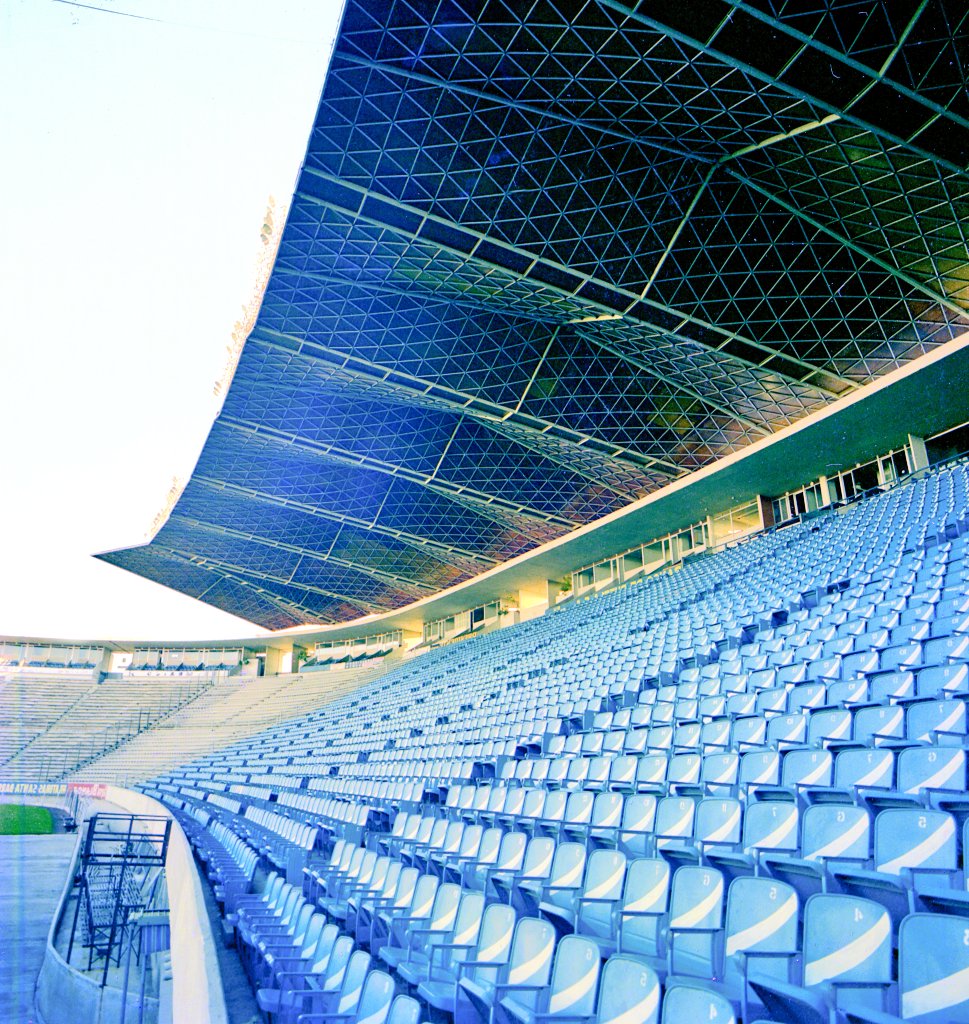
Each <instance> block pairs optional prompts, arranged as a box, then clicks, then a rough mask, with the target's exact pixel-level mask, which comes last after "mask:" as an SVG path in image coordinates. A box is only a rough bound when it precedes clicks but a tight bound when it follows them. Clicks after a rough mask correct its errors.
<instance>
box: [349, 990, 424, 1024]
mask: <svg viewBox="0 0 969 1024" xmlns="http://www.w3.org/2000/svg"><path fill="white" fill-rule="evenodd" d="M420 1019H421V1004H420V1003H419V1002H418V1001H417V1000H416V999H415V998H414V997H413V996H404V995H400V996H396V997H395V998H394V1001H393V1002H392V1003H391V1004H390V1013H389V1014H388V1015H387V1018H386V1024H418V1021H419V1020H420ZM358 1024H370V1021H369V1020H367V1021H366V1022H364V1021H363V1020H362V1019H360V1018H359V1017H358Z"/></svg>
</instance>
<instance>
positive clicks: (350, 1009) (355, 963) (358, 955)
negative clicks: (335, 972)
mask: <svg viewBox="0 0 969 1024" xmlns="http://www.w3.org/2000/svg"><path fill="white" fill-rule="evenodd" d="M369 971H370V954H369V953H365V952H364V951H363V950H362V949H358V950H357V951H356V952H354V953H352V954H351V955H350V958H349V960H348V961H347V964H346V967H345V968H344V969H343V977H342V981H341V984H340V989H339V995H338V996H337V998H336V1004H335V1006H334V1012H335V1013H336V1014H339V1015H346V1016H354V1015H355V1014H356V1011H357V1007H358V1006H359V1005H360V1002H361V1000H362V998H363V990H364V985H365V983H366V980H367V975H368V972H369ZM374 973H375V974H381V973H383V972H380V971H375V972H374ZM327 974H329V972H327ZM384 977H385V978H387V980H388V981H390V995H393V980H392V979H391V978H390V976H389V975H386V974H385V975H384ZM385 987H386V985H378V988H377V991H380V990H383V989H384V988H385ZM323 990H324V991H329V990H328V989H327V988H326V985H325V984H324V988H323ZM388 1005H389V999H388Z"/></svg>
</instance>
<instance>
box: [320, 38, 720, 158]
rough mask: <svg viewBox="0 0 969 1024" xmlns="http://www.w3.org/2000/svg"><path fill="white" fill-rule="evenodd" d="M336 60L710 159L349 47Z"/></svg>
mask: <svg viewBox="0 0 969 1024" xmlns="http://www.w3.org/2000/svg"><path fill="white" fill-rule="evenodd" d="M333 59H334V60H337V59H339V60H345V61H348V62H349V63H351V64H357V65H358V66H360V67H365V68H371V69H372V70H374V71H379V72H381V73H383V74H386V75H392V76H396V77H398V78H403V79H406V80H407V81H409V82H421V83H423V84H424V85H430V86H434V87H435V88H438V89H443V90H445V91H446V92H452V93H454V94H455V95H458V96H468V97H470V98H472V99H478V100H483V101H484V102H485V103H494V104H495V105H496V106H502V107H509V108H510V109H512V110H518V111H521V112H522V113H526V114H534V115H536V116H538V117H541V118H543V119H545V120H548V121H558V122H559V123H560V124H567V125H570V126H571V127H573V128H581V129H583V130H584V131H590V132H595V134H596V135H611V136H612V137H613V138H617V139H622V140H623V141H624V142H631V143H633V144H634V145H637V146H646V147H648V148H650V149H656V150H659V151H660V152H663V153H669V154H670V155H672V156H680V157H683V158H684V159H686V160H692V161H695V162H697V163H708V162H709V161H708V160H706V159H705V158H704V157H702V156H699V155H698V154H697V153H693V152H690V150H688V149H680V148H679V147H678V146H673V145H670V144H669V143H662V142H654V141H653V140H652V139H648V140H647V139H644V138H643V137H642V136H640V135H636V134H634V133H633V132H627V131H624V130H623V129H621V128H615V127H612V126H610V125H604V124H601V123H600V122H598V121H592V120H590V119H589V118H582V117H571V116H570V115H569V114H564V113H562V112H561V111H558V110H552V109H550V108H548V107H540V106H538V105H537V104H534V103H523V102H522V101H521V100H515V99H512V98H511V97H510V96H502V95H501V94H500V93H494V92H486V91H485V90H484V89H475V88H472V87H471V86H468V85H461V84H459V83H458V82H451V81H448V79H446V78H438V77H437V76H436V75H427V74H423V73H422V72H420V71H413V70H411V69H409V68H402V67H399V66H398V65H396V64H390V63H388V62H386V61H379V60H373V59H372V58H370V57H364V56H362V55H360V54H356V53H347V51H346V50H336V51H334V53H333Z"/></svg>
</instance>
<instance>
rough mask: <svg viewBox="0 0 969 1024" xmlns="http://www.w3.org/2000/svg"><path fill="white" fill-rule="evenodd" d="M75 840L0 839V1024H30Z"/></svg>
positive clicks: (55, 837)
mask: <svg viewBox="0 0 969 1024" xmlns="http://www.w3.org/2000/svg"><path fill="white" fill-rule="evenodd" d="M76 842H77V836H74V835H53V836H0V1024H35V1022H37V1021H38V1020H39V1018H38V1016H37V1012H36V1010H35V1009H34V985H35V984H36V982H37V975H38V974H39V972H40V966H41V964H42V963H43V960H44V950H45V948H46V946H47V933H48V931H49V930H50V923H51V920H52V918H53V916H54V911H55V910H56V909H57V899H58V897H59V896H60V894H61V891H62V890H63V888H64V882H65V881H66V880H67V872H68V870H69V869H70V866H71V855H72V854H73V852H74V845H75V843H76Z"/></svg>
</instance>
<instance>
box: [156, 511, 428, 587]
mask: <svg viewBox="0 0 969 1024" xmlns="http://www.w3.org/2000/svg"><path fill="white" fill-rule="evenodd" d="M168 521H169V522H176V523H184V524H185V525H186V526H190V527H192V529H194V530H203V531H205V532H206V533H214V534H217V535H218V536H220V537H231V538H232V539H234V540H242V541H252V542H253V543H255V544H263V545H265V546H266V547H271V548H278V549H279V550H280V551H288V552H290V554H294V555H299V556H300V558H311V559H313V560H314V561H317V562H330V563H332V564H333V565H339V566H341V567H342V568H344V569H353V570H355V571H356V572H359V573H362V574H364V575H366V576H372V577H373V578H374V579H376V580H380V581H381V582H382V583H389V584H390V585H391V586H393V587H400V588H401V589H402V590H407V589H413V590H414V591H418V592H419V591H423V592H425V593H434V592H435V591H436V589H437V588H436V587H434V586H433V585H432V584H430V583H424V582H423V581H420V580H411V579H407V578H405V577H400V576H395V575H394V574H393V573H389V572H384V571H383V570H382V569H377V568H374V566H372V565H361V564H360V563H359V562H354V561H352V560H351V559H348V558H340V557H339V556H337V555H334V554H333V552H332V550H330V551H326V552H322V551H313V550H312V549H311V548H304V547H300V546H299V545H297V544H287V543H286V542H285V541H281V540H277V539H276V538H275V537H266V536H263V535H262V534H258V533H249V532H247V531H245V530H234V529H232V528H231V527H229V526H220V525H218V524H217V523H207V522H204V521H203V520H201V519H195V518H194V517H192V516H184V515H180V514H179V513H177V512H176V513H173V514H172V515H171V516H170V517H169V519H168ZM415 599H416V595H415Z"/></svg>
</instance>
